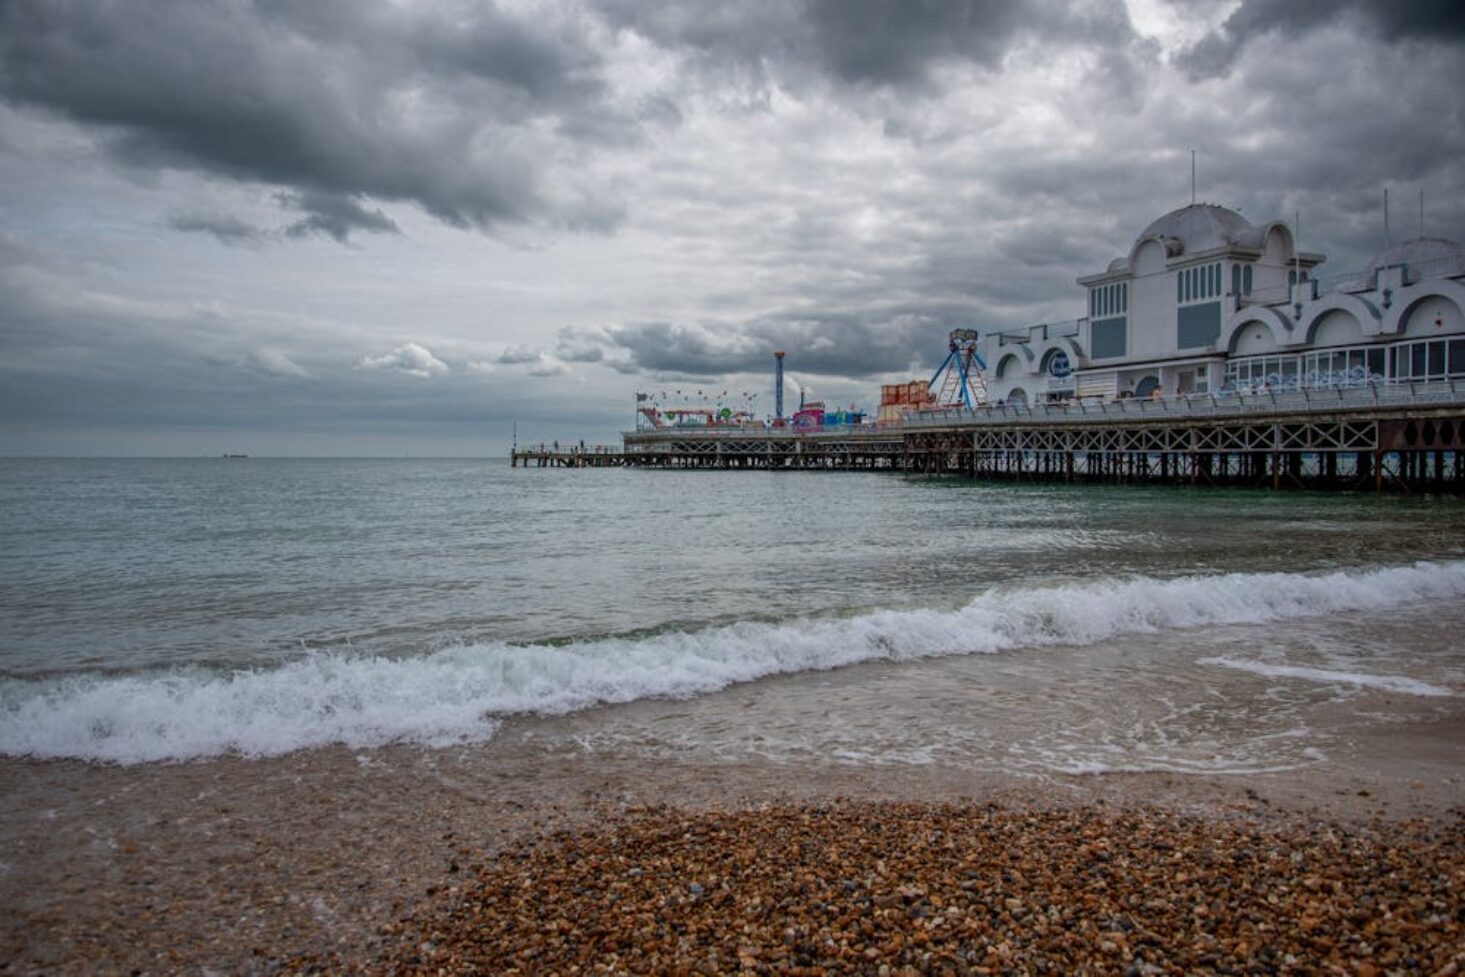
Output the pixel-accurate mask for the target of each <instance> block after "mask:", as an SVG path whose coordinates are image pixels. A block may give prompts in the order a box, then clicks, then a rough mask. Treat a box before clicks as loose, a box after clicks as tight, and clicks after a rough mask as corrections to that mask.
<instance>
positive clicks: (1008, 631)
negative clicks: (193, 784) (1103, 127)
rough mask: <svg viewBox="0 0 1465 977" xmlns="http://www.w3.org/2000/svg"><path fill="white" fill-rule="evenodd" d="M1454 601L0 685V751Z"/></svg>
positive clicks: (522, 704)
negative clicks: (1399, 605)
mask: <svg viewBox="0 0 1465 977" xmlns="http://www.w3.org/2000/svg"><path fill="white" fill-rule="evenodd" d="M1462 595H1465V561H1455V562H1441V563H1416V564H1413V565H1409V566H1400V567H1389V568H1381V569H1370V570H1353V571H1339V572H1333V573H1326V574H1296V573H1232V574H1220V575H1213V576H1191V577H1181V578H1176V579H1168V580H1162V579H1154V578H1149V577H1131V578H1126V579H1115V580H1103V581H1095V580H1086V581H1077V582H1074V581H1066V582H1063V583H1055V584H1053V585H1050V586H1028V587H1025V588H1021V589H1004V588H994V589H990V590H987V591H984V592H983V593H981V594H979V595H977V596H976V597H975V598H973V599H972V600H971V601H970V602H969V603H968V604H967V605H966V606H964V607H962V608H960V609H958V610H907V611H878V612H872V613H868V614H863V615H860V616H856V617H845V618H808V619H797V620H790V621H784V622H778V623H763V622H743V623H737V624H732V625H727V626H721V627H713V628H707V629H704V630H700V631H687V632H668V633H662V634H657V635H654V636H649V637H645V636H638V637H635V638H615V637H612V638H602V639H595V640H586V641H580V642H575V643H569V644H563V645H555V646H551V645H516V644H506V643H497V642H491V643H481V644H472V645H460V646H457V647H452V648H448V649H444V650H441V651H437V652H435V653H432V654H429V655H425V656H423V657H418V658H407V659H389V658H373V657H359V656H351V655H342V654H328V653H319V654H312V655H309V656H307V657H304V658H302V659H299V660H296V661H292V662H289V663H286V664H283V665H279V666H275V667H271V668H260V669H252V670H246V671H235V672H230V673H220V672H216V671H214V672H211V671H205V670H202V669H191V670H179V671H174V672H170V673H166V674H146V675H142V674H139V675H131V676H117V675H115V674H113V675H105V676H104V675H77V676H69V677H65V678H60V679H47V680H11V681H8V682H6V683H4V684H3V685H0V753H4V754H9V755H15V756H31V757H42V758H63V757H65V758H79V759H87V760H101V761H110V762H117V763H124V764H125V763H140V762H148V761H159V760H184V759H193V758H200V757H209V756H218V755H224V754H238V755H244V756H270V755H278V754H282V753H288V752H291V751H293V750H299V749H304V748H308V747H315V746H324V745H327V744H333V743H339V744H345V745H347V746H351V747H370V746H379V745H383V744H386V743H390V742H398V741H405V742H415V743H422V744H426V745H433V746H443V745H449V744H453V743H465V742H474V741H482V740H485V739H487V738H489V737H490V736H492V735H493V732H494V730H495V728H496V727H497V725H498V722H499V720H500V719H501V718H502V717H504V716H509V715H514V714H541V715H553V714H562V713H567V712H571V711H575V710H579V709H584V708H587V707H590V706H594V705H597V704H609V703H620V702H629V701H632V700H635V699H642V698H648V697H691V696H696V695H702V694H706V693H710V692H715V691H717V690H719V689H723V688H726V687H728V686H730V685H733V684H735V683H739V682H748V681H752V680H754V679H758V678H762V677H764V676H769V675H777V674H786V673H792V672H801V671H809V670H819V669H830V668H838V667H840V666H842V665H849V664H854V663H856V662H864V661H873V660H896V661H899V660H906V659H913V658H922V657H930V656H938V655H960V654H982V653H992V652H1000V651H1008V650H1013V649H1020V648H1024V647H1033V646H1039V645H1085V644H1092V643H1094V642H1098V641H1102V640H1104V639H1106V638H1110V637H1114V636H1116V635H1122V634H1137V633H1147V632H1155V631H1162V630H1168V629H1179V628H1197V627H1204V626H1208V625H1230V624H1248V623H1262V622H1267V621H1281V620H1286V619H1289V618H1300V617H1307V616H1312V615H1321V614H1329V613H1336V612H1341V611H1354V610H1370V609H1376V608H1383V607H1389V606H1394V605H1398V604H1403V603H1408V602H1412V601H1420V600H1426V599H1431V598H1437V599H1438V598H1454V597H1459V596H1462Z"/></svg>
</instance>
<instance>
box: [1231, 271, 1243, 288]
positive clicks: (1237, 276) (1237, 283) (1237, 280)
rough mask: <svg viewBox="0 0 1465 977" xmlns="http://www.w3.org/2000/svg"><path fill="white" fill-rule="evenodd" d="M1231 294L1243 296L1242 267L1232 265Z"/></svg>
mask: <svg viewBox="0 0 1465 977" xmlns="http://www.w3.org/2000/svg"><path fill="white" fill-rule="evenodd" d="M1231 294H1232V295H1240V294H1241V266H1240V265H1232V266H1231Z"/></svg>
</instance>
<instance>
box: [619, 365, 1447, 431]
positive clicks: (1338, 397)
mask: <svg viewBox="0 0 1465 977" xmlns="http://www.w3.org/2000/svg"><path fill="white" fill-rule="evenodd" d="M1437 406H1465V380H1432V381H1428V382H1425V381H1419V382H1403V383H1378V384H1367V385H1365V386H1360V387H1334V388H1320V389H1314V390H1309V389H1301V390H1287V391H1225V392H1220V393H1214V394H1182V395H1180V396H1175V397H1163V398H1159V397H1155V398H1151V397H1140V398H1131V399H1127V400H1108V401H1100V400H1091V401H1083V400H1072V401H1064V402H1061V403H1056V404H1031V405H1014V404H1005V405H1002V406H1000V407H999V406H997V405H987V406H983V407H977V408H975V409H968V408H965V407H951V408H937V409H928V410H923V411H920V412H919V413H916V414H908V415H906V418H905V419H904V420H903V421H899V422H892V423H886V424H880V425H871V424H859V425H844V426H834V425H831V426H828V427H823V428H819V429H817V430H811V431H799V430H795V429H793V428H767V429H765V428H763V427H756V428H711V427H709V428H663V429H656V430H641V431H628V432H626V434H628V435H630V436H632V437H634V438H636V439H645V438H646V437H647V436H652V437H665V438H668V439H674V438H684V437H688V436H691V437H695V438H697V439H698V440H729V441H731V440H739V439H745V438H748V437H755V438H763V437H770V436H773V437H784V438H789V437H802V436H819V437H822V438H827V437H829V436H831V435H840V434H848V435H853V436H861V437H867V436H879V435H882V434H883V435H889V436H891V437H899V435H900V432H902V431H912V430H923V429H927V428H933V427H941V428H945V427H951V426H953V425H1008V424H1019V423H1027V422H1045V421H1046V422H1059V423H1064V422H1072V421H1089V422H1094V423H1106V422H1120V421H1131V420H1147V419H1148V420H1162V419H1166V420H1180V419H1184V418H1189V417H1193V418H1219V417H1226V416H1245V415H1254V414H1308V413H1314V412H1333V411H1340V410H1342V411H1347V410H1376V409H1391V408H1398V409H1407V408H1411V407H1437Z"/></svg>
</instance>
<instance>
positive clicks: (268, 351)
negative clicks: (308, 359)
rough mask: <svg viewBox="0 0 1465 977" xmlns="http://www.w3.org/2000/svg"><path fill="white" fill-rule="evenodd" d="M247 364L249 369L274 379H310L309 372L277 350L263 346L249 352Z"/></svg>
mask: <svg viewBox="0 0 1465 977" xmlns="http://www.w3.org/2000/svg"><path fill="white" fill-rule="evenodd" d="M248 362H249V365H250V366H251V367H253V368H254V369H255V370H258V371H259V372H260V373H267V374H269V375H270V376H274V377H305V378H309V377H310V375H311V374H310V371H309V370H307V369H305V367H303V366H301V365H300V364H299V363H296V362H295V361H294V360H292V359H290V357H288V356H286V355H285V354H284V353H282V352H280V351H279V350H278V349H273V348H271V347H268V346H265V347H261V348H260V349H256V350H251V351H250V352H249V355H248Z"/></svg>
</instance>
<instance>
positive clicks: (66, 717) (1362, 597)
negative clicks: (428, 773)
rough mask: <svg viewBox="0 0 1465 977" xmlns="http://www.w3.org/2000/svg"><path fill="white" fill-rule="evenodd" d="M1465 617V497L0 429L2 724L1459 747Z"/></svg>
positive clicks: (817, 744)
mask: <svg viewBox="0 0 1465 977" xmlns="http://www.w3.org/2000/svg"><path fill="white" fill-rule="evenodd" d="M1462 634H1465V503H1462V502H1461V501H1460V500H1458V499H1451V498H1430V497H1406V496H1397V495H1388V496H1375V495H1371V494H1358V495H1352V494H1322V493H1304V492H1285V493H1284V492H1271V491H1265V490H1254V491H1252V490H1217V489H1205V488H1185V487H1155V488H1144V487H1134V486H1089V485H1084V486H1079V485H1043V484H990V483H989V484H984V483H978V482H972V481H968V480H963V479H952V478H927V477H910V476H905V475H901V474H896V473H874V472H872V473H833V472H723V471H643V470H634V469H630V470H626V469H583V470H541V469H528V470H525V469H514V468H511V467H510V466H509V465H508V463H507V462H506V461H504V460H502V459H469V460H420V459H391V460H385V459H372V460H343V459H322V460H305V459H268V458H209V459H205V458H199V459H163V460H159V459H125V460H99V459H0V754H3V755H5V756H8V757H12V758H28V759H31V760H41V761H52V760H62V761H87V762H89V763H94V764H104V765H123V766H127V765H142V764H176V763H191V764H208V763H215V762H219V761H220V760H221V759H223V758H228V759H229V761H230V762H231V763H234V762H238V761H240V760H242V761H245V762H248V761H251V760H260V759H263V758H269V757H278V756H281V755H284V754H294V753H299V752H302V751H313V750H323V749H338V748H341V747H345V748H348V749H350V750H355V751H360V753H361V755H362V756H365V757H368V758H369V756H370V754H371V751H373V750H377V749H380V748H384V747H400V746H409V747H414V748H419V749H422V750H428V751H431V750H443V749H452V750H457V751H462V750H464V749H482V748H486V747H487V746H489V745H491V744H492V743H493V741H494V740H495V738H496V737H499V736H501V735H505V730H506V729H509V728H512V729H513V730H514V731H515V732H514V735H515V736H517V737H519V739H520V741H521V742H531V743H542V744H543V749H544V750H546V751H553V752H558V753H560V754H563V753H564V752H565V751H571V752H575V753H577V754H581V755H587V756H592V757H593V756H594V755H595V754H596V753H597V752H605V753H608V754H609V753H614V754H615V755H616V756H619V757H625V756H634V757H642V758H644V759H646V760H647V761H648V762H661V761H663V760H672V761H696V762H699V763H706V764H714V765H715V764H719V763H739V764H745V763H757V764H762V765H764V766H765V767H769V768H773V769H779V768H787V769H789V770H791V771H792V770H796V769H797V768H798V767H799V766H800V765H806V764H824V765H829V764H834V765H847V766H850V767H860V766H869V767H888V766H911V767H922V766H931V765H939V766H945V767H951V768H955V769H970V770H982V771H998V772H1005V773H1007V774H1011V775H1012V776H1017V777H1024V776H1034V777H1042V776H1053V775H1085V774H1102V773H1106V772H1125V771H1128V772H1145V771H1159V772H1165V773H1168V774H1176V775H1184V774H1204V775H1208V776H1226V775H1228V774H1248V773H1253V774H1254V773H1259V772H1270V773H1277V772H1283V773H1285V772H1287V771H1303V770H1308V769H1312V768H1317V767H1319V766H1320V765H1326V764H1329V763H1337V762H1341V761H1343V760H1346V759H1347V758H1349V757H1352V756H1355V755H1357V754H1358V753H1359V752H1360V751H1363V752H1366V750H1367V748H1368V746H1367V744H1370V743H1374V742H1382V741H1384V740H1383V739H1380V738H1381V737H1383V738H1385V739H1386V738H1387V737H1388V736H1389V735H1391V734H1392V732H1395V731H1398V730H1415V731H1422V732H1421V733H1420V737H1417V738H1416V739H1415V740H1410V741H1409V742H1411V743H1416V742H1417V743H1423V744H1425V746H1424V747H1422V748H1420V749H1422V750H1423V752H1424V753H1426V754H1429V755H1430V756H1433V757H1434V760H1433V762H1434V763H1435V766H1434V768H1432V769H1433V770H1434V772H1436V773H1439V774H1440V775H1441V776H1444V777H1446V778H1448V777H1450V776H1451V775H1456V776H1457V775H1458V774H1459V773H1460V771H1461V768H1462V763H1461V761H1462V760H1465V754H1462V745H1461V743H1460V740H1459V738H1458V735H1457V732H1456V731H1458V730H1459V729H1460V728H1461V725H1460V720H1461V717H1462V713H1465V710H1462V701H1465V700H1462V696H1465V640H1462V637H1461V636H1462ZM1430 731H1434V732H1433V733H1432V734H1431V732H1430ZM1441 731H1444V732H1443V733H1442V732H1441ZM531 735H537V736H538V737H539V739H538V740H525V737H527V736H531ZM1431 736H1433V738H1432V739H1431ZM1360 744H1363V746H1360ZM1409 749H1410V750H1415V749H1416V747H1414V746H1411V747H1409ZM1456 783H1457V784H1458V776H1457V779H1456ZM1453 789H1456V790H1458V787H1456V788H1453Z"/></svg>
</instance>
